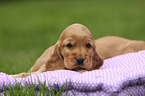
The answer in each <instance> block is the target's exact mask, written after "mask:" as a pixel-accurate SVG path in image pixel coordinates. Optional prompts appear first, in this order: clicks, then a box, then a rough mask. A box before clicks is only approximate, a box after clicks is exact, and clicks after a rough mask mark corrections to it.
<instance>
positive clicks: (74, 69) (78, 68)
mask: <svg viewBox="0 0 145 96" xmlns="http://www.w3.org/2000/svg"><path fill="white" fill-rule="evenodd" d="M65 69H66V70H73V71H77V70H86V69H85V68H83V67H75V68H73V69H68V68H65Z"/></svg>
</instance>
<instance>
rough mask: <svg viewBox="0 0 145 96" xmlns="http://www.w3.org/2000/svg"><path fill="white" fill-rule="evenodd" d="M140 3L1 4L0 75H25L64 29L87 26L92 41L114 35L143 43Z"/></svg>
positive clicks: (144, 7)
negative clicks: (91, 35)
mask: <svg viewBox="0 0 145 96" xmlns="http://www.w3.org/2000/svg"><path fill="white" fill-rule="evenodd" d="M144 17H145V1H143V0H109V1H107V0H72V1H71V0H61V1H59V0H54V1H52V0H42V1H33V0H32V1H24V0H23V1H11V2H0V72H5V73H7V74H16V73H20V72H26V71H28V70H29V69H30V67H31V66H33V64H34V62H35V61H36V59H37V58H38V57H39V56H40V55H41V54H42V53H43V52H44V50H45V49H47V48H48V47H50V46H51V45H53V44H55V42H56V41H57V40H58V38H59V36H60V34H61V32H62V31H63V29H64V28H65V27H67V26H68V25H70V24H72V23H81V24H84V25H86V26H87V27H88V28H89V29H90V30H91V32H92V34H93V36H94V38H95V39H97V38H99V37H102V36H108V35H116V36H121V37H125V38H129V39H136V40H145V18H144Z"/></svg>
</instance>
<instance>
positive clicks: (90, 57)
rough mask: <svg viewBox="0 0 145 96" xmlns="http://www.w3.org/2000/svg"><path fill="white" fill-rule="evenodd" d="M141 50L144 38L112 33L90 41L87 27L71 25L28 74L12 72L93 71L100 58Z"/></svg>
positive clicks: (22, 74)
mask: <svg viewBox="0 0 145 96" xmlns="http://www.w3.org/2000/svg"><path fill="white" fill-rule="evenodd" d="M143 49H145V42H144V41H132V40H128V39H124V38H120V37H115V36H108V37H103V38H100V39H97V40H94V39H93V36H92V34H91V32H90V31H89V29H88V28H87V27H85V26H83V25H81V24H73V25H70V26H68V27H67V28H66V29H64V31H63V32H62V34H61V36H60V38H59V40H58V41H57V43H56V44H55V45H53V46H51V47H50V48H48V49H47V50H46V51H45V52H44V53H43V54H42V55H41V56H40V57H39V58H38V60H37V61H36V62H35V64H34V66H33V67H32V68H31V69H30V70H29V71H28V73H20V74H16V75H13V77H15V78H17V77H26V76H29V75H30V74H35V73H41V72H45V71H53V70H59V69H74V70H76V71H78V72H83V71H84V70H95V69H99V68H100V67H101V66H102V65H103V59H106V58H111V57H113V56H116V55H121V54H125V53H129V52H136V51H139V50H143Z"/></svg>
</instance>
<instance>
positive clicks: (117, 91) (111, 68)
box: [0, 50, 145, 96]
mask: <svg viewBox="0 0 145 96" xmlns="http://www.w3.org/2000/svg"><path fill="white" fill-rule="evenodd" d="M38 79H39V80H40V83H41V84H44V82H46V86H47V88H48V89H49V84H50V85H52V86H54V85H57V84H58V85H59V87H61V86H62V85H63V84H65V83H67V87H68V90H69V92H68V93H69V94H70V95H71V94H72V91H73V92H74V93H75V94H77V96H128V92H129V94H131V96H145V50H142V51H139V52H134V53H128V54H124V55H120V56H115V57H113V58H110V59H106V60H104V65H103V66H102V67H101V69H99V70H94V71H87V72H84V73H78V72H75V71H70V70H56V71H48V72H44V73H39V74H33V75H31V76H28V77H26V78H16V80H15V79H14V78H13V77H12V76H11V75H7V74H5V73H2V72H1V73H0V91H1V92H3V88H4V86H5V87H7V88H9V83H11V85H13V86H15V85H16V84H19V83H20V82H21V86H25V85H26V82H27V83H28V84H31V83H33V84H35V86H36V87H38V86H39V82H38ZM64 94H65V92H64Z"/></svg>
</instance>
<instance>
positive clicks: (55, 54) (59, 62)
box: [45, 43, 65, 71]
mask: <svg viewBox="0 0 145 96" xmlns="http://www.w3.org/2000/svg"><path fill="white" fill-rule="evenodd" d="M45 66H46V70H47V71H52V70H58V69H64V68H65V67H64V62H63V56H62V55H61V53H60V44H59V43H56V44H55V45H54V48H53V50H52V54H51V55H50V56H49V58H48V59H47V60H46V61H45Z"/></svg>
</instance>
